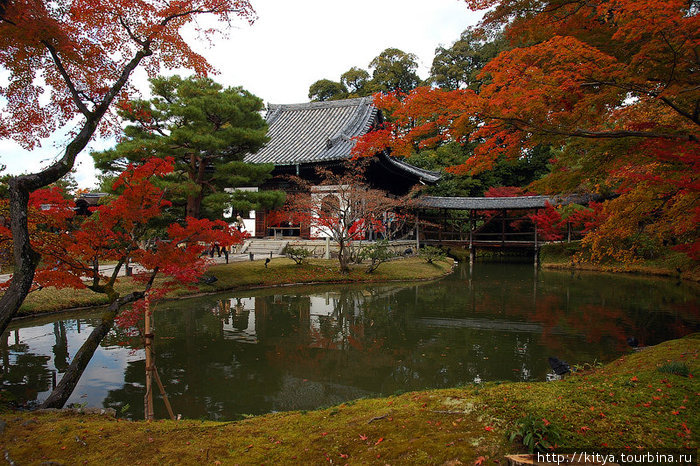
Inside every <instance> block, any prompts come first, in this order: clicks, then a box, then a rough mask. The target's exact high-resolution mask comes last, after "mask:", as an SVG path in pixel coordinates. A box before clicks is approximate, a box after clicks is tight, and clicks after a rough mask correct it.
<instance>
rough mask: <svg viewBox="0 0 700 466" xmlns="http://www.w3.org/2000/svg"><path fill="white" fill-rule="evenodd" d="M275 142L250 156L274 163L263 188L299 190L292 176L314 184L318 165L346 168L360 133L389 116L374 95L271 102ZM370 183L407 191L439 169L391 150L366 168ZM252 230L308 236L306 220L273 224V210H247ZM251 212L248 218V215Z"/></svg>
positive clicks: (261, 233)
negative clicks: (398, 156) (427, 167)
mask: <svg viewBox="0 0 700 466" xmlns="http://www.w3.org/2000/svg"><path fill="white" fill-rule="evenodd" d="M266 120H267V124H268V126H269V130H268V133H267V134H268V137H269V138H270V141H269V142H268V143H267V144H266V145H265V147H263V148H262V149H260V150H259V151H258V152H257V153H255V154H250V155H248V156H246V158H245V161H246V162H250V163H272V164H274V165H275V168H274V170H273V172H272V175H273V178H272V179H270V180H269V181H268V182H266V183H265V184H264V185H262V186H260V187H259V188H258V189H260V190H282V191H289V190H290V189H293V187H292V186H291V184H290V182H289V181H288V175H297V176H299V177H301V178H303V179H305V180H307V181H309V182H311V183H312V184H313V183H315V182H316V181H320V180H317V179H316V178H317V175H316V169H317V168H318V167H325V168H329V169H333V170H340V169H342V167H343V164H344V162H345V161H347V160H348V159H350V158H351V150H352V148H353V146H354V144H355V138H357V137H358V136H362V135H364V134H366V133H368V132H370V131H373V130H375V129H377V128H378V127H380V125H381V124H382V123H383V121H384V117H383V115H382V112H381V111H380V110H379V109H377V108H376V107H375V106H374V105H373V103H372V98H371V97H361V98H357V99H346V100H335V101H329V102H310V103H304V104H290V105H269V106H268V111H267V116H266ZM365 176H366V178H367V183H368V184H369V185H370V186H372V187H373V188H377V189H381V190H384V191H387V192H389V193H391V194H395V195H403V194H406V193H407V192H408V191H410V189H411V188H412V187H413V186H415V185H416V184H431V183H435V182H437V181H438V180H439V179H440V175H439V173H436V172H432V171H428V170H423V169H420V168H417V167H414V166H412V165H410V164H408V163H406V162H404V161H402V160H398V159H396V158H392V157H390V156H389V154H388V153H386V152H380V153H378V154H376V155H375V156H374V157H373V158H372V160H371V162H370V164H369V166H368V169H367V171H366V173H365ZM242 215H243V217H244V222H245V225H246V229H247V230H248V231H249V232H250V233H251V234H252V235H253V236H255V237H258V238H262V237H267V236H296V237H301V238H308V237H309V236H310V231H309V228H308V226H306V227H305V226H304V225H286V226H279V225H269V224H268V221H267V220H268V215H267V212H264V211H263V212H260V211H258V212H250V213H248V214H247V215H246V213H242ZM246 217H248V218H246Z"/></svg>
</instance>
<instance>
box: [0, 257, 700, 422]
mask: <svg viewBox="0 0 700 466" xmlns="http://www.w3.org/2000/svg"><path fill="white" fill-rule="evenodd" d="M83 317H84V316H83ZM155 322H156V329H155V333H156V339H155V345H154V351H155V358H156V363H157V366H158V369H159V373H160V375H161V378H162V380H163V383H164V384H165V386H166V390H167V392H168V395H169V396H170V399H171V402H172V404H173V407H174V409H175V411H176V412H177V413H182V414H183V416H185V417H190V418H198V417H206V418H215V419H234V418H236V417H239V416H240V415H241V414H244V413H264V412H270V411H280V410H290V409H312V408H316V407H319V406H327V405H333V404H337V403H340V402H342V401H344V400H348V399H353V398H358V397H362V396H372V395H376V394H391V393H394V392H398V391H407V390H415V389H422V388H429V387H435V388H437V387H449V386H455V385H459V384H464V383H471V382H480V381H488V380H544V379H545V376H546V374H547V371H548V370H549V367H548V364H547V357H549V356H556V357H558V358H560V359H564V360H566V361H568V362H569V363H571V364H576V363H584V362H592V361H594V360H598V361H608V360H611V359H613V358H615V357H617V356H619V355H620V354H621V353H622V352H624V351H627V347H626V342H625V340H626V338H627V337H629V336H635V337H636V338H637V339H638V340H639V341H640V342H642V343H644V344H655V343H658V342H660V341H663V340H666V339H669V338H675V337H679V336H682V335H685V334H687V333H690V332H692V331H696V330H697V329H698V323H699V322H700V315H699V312H698V306H697V288H695V287H693V286H691V285H677V284H676V283H674V282H672V281H665V280H659V279H653V280H648V279H643V278H632V277H614V276H608V275H596V274H570V273H560V272H547V271H541V272H539V273H538V274H537V275H535V274H534V272H533V270H532V267H530V266H519V265H513V264H510V265H494V264H477V265H475V267H474V269H473V272H472V273H470V271H469V269H468V268H467V267H460V268H458V269H457V271H456V272H455V273H454V274H453V275H451V276H450V277H448V278H446V279H444V280H441V281H440V282H436V283H429V284H421V285H414V286H406V285H403V286H393V285H392V286H365V287H359V286H336V287H321V288H319V287H306V288H294V289H292V288H277V289H273V290H259V291H256V292H248V293H247V294H232V293H229V294H228V295H218V296H210V297H203V298H196V299H188V300H182V301H178V302H173V303H167V304H166V305H164V306H162V307H161V308H160V309H159V310H158V311H157V312H156V316H155ZM80 325H82V326H83V331H82V332H81V331H80ZM92 326H93V323H92V321H90V319H84V318H83V319H82V320H76V319H64V320H62V321H53V320H52V319H45V320H44V321H34V322H26V323H22V328H21V329H20V330H13V331H12V332H11V333H8V334H5V335H4V337H3V338H2V340H0V352H1V353H2V374H3V380H2V384H3V387H4V388H5V389H6V390H8V391H10V392H11V393H12V394H13V395H14V396H16V397H17V398H18V399H20V400H23V401H32V400H39V401H40V400H42V399H43V398H45V397H46V396H47V394H48V390H49V388H50V383H51V372H52V371H54V370H56V371H58V372H59V374H60V373H62V372H63V371H64V370H65V367H66V365H67V364H68V363H69V362H70V356H71V352H75V351H76V350H77V348H78V347H79V346H80V344H81V343H82V341H83V339H84V338H85V337H86V336H87V335H88V334H89V331H90V330H91V328H92ZM85 327H88V328H87V329H85ZM14 328H15V327H13V329H14ZM86 330H87V331H86ZM20 331H21V337H20V335H19V332H20ZM12 341H14V344H10V342H12ZM140 345H141V343H140V341H138V340H136V339H133V340H132V339H129V337H127V336H125V335H122V334H119V333H114V334H110V336H109V337H108V338H107V339H106V340H105V342H104V343H103V347H102V348H100V350H99V351H98V352H97V353H96V354H95V357H94V359H93V361H92V362H91V363H90V365H89V366H88V369H87V371H86V373H85V376H84V377H83V379H82V380H81V383H80V385H79V386H78V388H77V389H76V392H75V393H74V395H73V397H72V398H71V400H69V402H87V403H88V404H90V405H93V406H99V405H105V406H110V407H114V408H116V409H117V411H118V412H119V411H121V410H122V408H124V410H125V414H126V415H129V416H133V417H140V416H142V413H143V393H144V372H145V370H144V369H145V368H144V361H143V352H142V351H141V350H140ZM155 404H156V416H158V417H165V415H166V414H165V410H164V407H163V406H162V403H161V402H159V401H156V403H155ZM127 407H128V408H127Z"/></svg>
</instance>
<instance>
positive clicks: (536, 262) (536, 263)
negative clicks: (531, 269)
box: [534, 222, 540, 270]
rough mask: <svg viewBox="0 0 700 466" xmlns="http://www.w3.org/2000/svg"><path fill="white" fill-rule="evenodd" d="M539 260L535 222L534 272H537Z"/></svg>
mask: <svg viewBox="0 0 700 466" xmlns="http://www.w3.org/2000/svg"><path fill="white" fill-rule="evenodd" d="M539 258H540V247H539V245H538V244H537V223H536V222H535V260H534V265H535V270H537V267H538V265H539Z"/></svg>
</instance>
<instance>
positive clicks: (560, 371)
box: [548, 356, 571, 375]
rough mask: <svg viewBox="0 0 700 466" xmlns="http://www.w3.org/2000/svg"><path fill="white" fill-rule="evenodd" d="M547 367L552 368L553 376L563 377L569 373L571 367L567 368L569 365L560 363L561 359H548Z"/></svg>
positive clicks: (563, 362)
mask: <svg viewBox="0 0 700 466" xmlns="http://www.w3.org/2000/svg"><path fill="white" fill-rule="evenodd" d="M548 360H549V367H551V368H552V370H553V371H554V373H555V374H557V375H564V374H568V373H569V372H571V367H569V364H568V363H567V362H566V361H562V360H561V359H557V358H553V357H551V356H550V357H549V359H548Z"/></svg>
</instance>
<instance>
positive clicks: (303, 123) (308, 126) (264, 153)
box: [245, 97, 378, 165]
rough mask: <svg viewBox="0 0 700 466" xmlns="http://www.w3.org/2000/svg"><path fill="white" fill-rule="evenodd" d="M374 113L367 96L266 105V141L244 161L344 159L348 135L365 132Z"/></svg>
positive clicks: (349, 145) (348, 148)
mask: <svg viewBox="0 0 700 466" xmlns="http://www.w3.org/2000/svg"><path fill="white" fill-rule="evenodd" d="M377 116H378V111H377V108H376V107H375V106H374V105H372V98H371V97H361V98H358V99H346V100H334V101H329V102H310V103H305V104H290V105H269V106H268V112H267V117H266V120H267V124H268V125H269V130H268V133H267V135H268V137H269V138H270V142H269V143H267V145H265V147H263V148H262V149H260V150H259V151H258V152H257V153H255V154H250V155H248V156H246V158H245V161H246V162H251V163H274V164H275V165H296V164H302V163H318V162H327V161H332V160H343V159H347V158H349V157H350V151H351V150H352V147H353V146H354V145H355V141H353V139H352V138H354V137H356V136H360V135H362V134H365V133H366V132H367V131H369V129H370V128H371V127H372V125H373V124H374V123H375V121H376V119H377Z"/></svg>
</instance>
